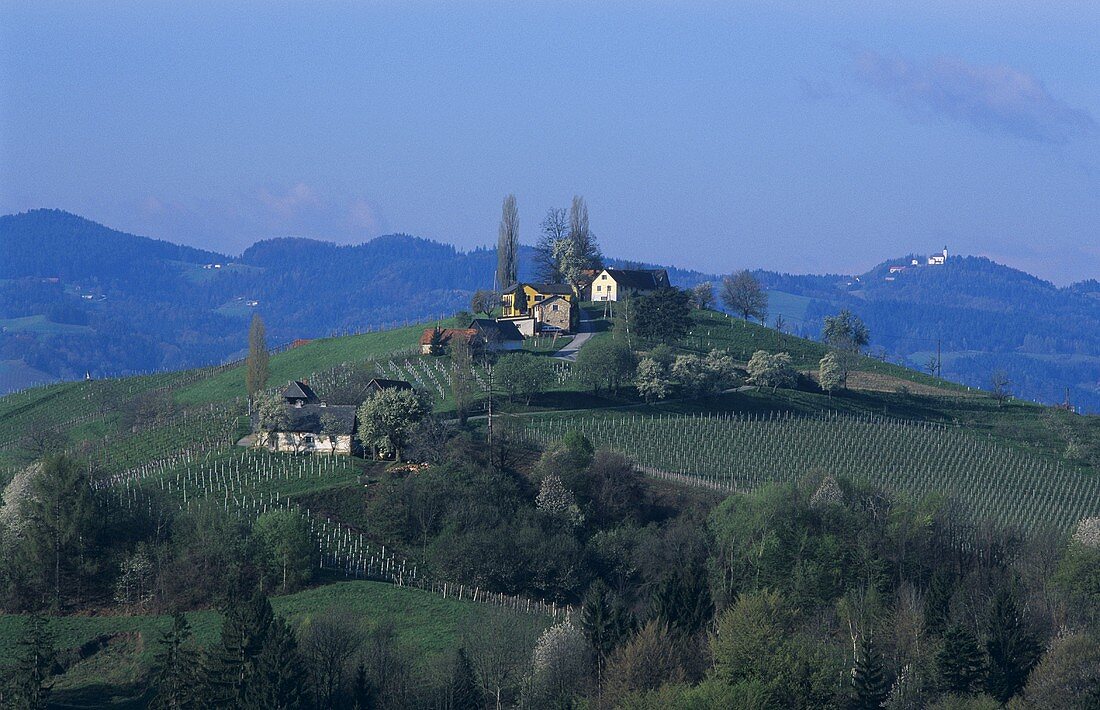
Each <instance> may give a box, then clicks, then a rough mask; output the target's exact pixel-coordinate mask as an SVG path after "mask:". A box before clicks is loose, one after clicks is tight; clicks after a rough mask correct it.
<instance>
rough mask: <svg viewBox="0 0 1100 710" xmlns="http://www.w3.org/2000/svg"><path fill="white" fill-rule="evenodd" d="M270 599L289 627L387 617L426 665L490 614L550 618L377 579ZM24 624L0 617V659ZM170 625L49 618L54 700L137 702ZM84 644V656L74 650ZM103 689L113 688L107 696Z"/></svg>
mask: <svg viewBox="0 0 1100 710" xmlns="http://www.w3.org/2000/svg"><path fill="white" fill-rule="evenodd" d="M271 603H272V606H273V607H274V609H275V612H276V613H277V614H279V615H280V616H283V617H285V618H286V619H287V620H288V621H289V622H290V623H291V624H292V625H294V626H298V625H301V624H305V623H308V622H309V620H310V618H312V617H313V616H315V615H317V614H319V613H323V612H324V611H326V610H328V609H339V610H346V611H348V612H351V614H353V615H354V616H355V617H356V618H359V619H361V620H362V623H363V625H364V627H365V628H370V627H372V626H376V625H378V624H379V623H382V622H387V621H388V622H392V623H393V624H394V630H395V632H396V635H397V640H398V642H399V643H400V644H402V645H403V646H405V647H406V648H408V649H410V650H411V651H413V652H414V653H415V654H416V656H417V657H418V658H419V659H420V661H421V662H422V663H425V664H427V663H431V662H432V661H433V660H434V659H435V658H438V657H439V656H440V655H441V654H444V653H446V652H448V650H449V649H451V648H454V646H455V644H456V642H457V640H458V639H459V638H460V636H461V634H462V633H463V631H464V629H467V628H476V627H477V626H478V625H480V624H484V623H485V622H487V621H488V620H489V619H491V618H493V617H495V616H499V615H512V616H515V617H517V618H518V619H519V620H520V624H522V625H524V626H529V627H530V628H531V629H532V630H534V631H541V630H542V629H543V628H545V627H546V626H547V625H548V624H549V618H548V617H544V616H540V615H536V614H518V613H517V612H513V611H509V610H505V609H501V608H499V607H496V606H493V605H490V604H480V603H474V602H469V601H459V600H456V599H444V598H442V597H441V596H438V595H435V594H430V593H428V592H423V591H420V590H417V589H406V588H402V587H395V586H393V585H390V584H385V583H381V582H367V581H346V582H335V583H331V584H326V585H324V586H320V587H315V588H313V589H307V590H305V591H302V592H298V593H296V594H291V595H287V596H282V597H274V598H273V599H272V600H271ZM187 619H188V621H189V622H190V624H191V627H192V630H193V631H194V638H195V641H196V642H197V643H198V644H199V645H201V646H208V645H210V644H211V643H214V642H216V641H217V639H218V638H219V636H220V633H221V623H222V618H221V615H220V614H219V613H218V612H216V611H196V612H191V613H188V614H187ZM25 623H26V621H25V618H24V617H22V616H17V615H11V614H5V615H0V663H4V664H6V663H8V662H10V659H11V657H12V654H13V652H14V650H15V646H16V642H17V640H18V638H19V636H20V634H21V633H22V630H23V628H24V624H25ZM170 626H171V617H169V616H165V615H112V616H68V617H58V618H53V619H50V621H49V627H50V630H51V631H52V632H53V633H54V634H55V636H56V637H57V648H58V649H59V650H61V651H63V655H64V656H65V658H66V660H67V663H66V665H67V666H68V667H67V670H66V672H65V673H64V674H63V675H61V676H60V677H59V678H58V679H57V685H56V689H55V692H54V697H53V699H52V700H53V702H55V703H57V706H58V707H103V703H104V702H107V700H108V698H111V699H112V701H113V702H112V704H111V706H112V707H128V706H131V704H132V703H136V697H135V696H136V694H137V693H138V692H139V689H140V684H141V682H142V681H143V679H144V678H145V677H146V674H147V673H148V671H149V668H150V667H151V665H152V663H153V659H154V656H155V655H156V652H157V649H158V646H159V641H160V638H161V636H162V635H163V634H164V632H165V631H167V630H168V628H169V627H170ZM82 647H83V652H84V655H86V657H84V658H80V655H81V654H80V653H79V650H80V649H81V648H82ZM109 691H113V692H111V693H110V695H107V696H106V697H105V693H107V692H109ZM134 706H136V704H135V705H134Z"/></svg>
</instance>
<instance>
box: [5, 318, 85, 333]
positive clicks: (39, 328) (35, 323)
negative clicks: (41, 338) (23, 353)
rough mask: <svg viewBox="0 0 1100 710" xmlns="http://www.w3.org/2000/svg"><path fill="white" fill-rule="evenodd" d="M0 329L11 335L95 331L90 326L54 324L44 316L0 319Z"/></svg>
mask: <svg viewBox="0 0 1100 710" xmlns="http://www.w3.org/2000/svg"><path fill="white" fill-rule="evenodd" d="M0 329H3V330H7V331H8V332H11V333H45V334H51V335H80V334H84V333H94V332H95V329H94V328H92V327H91V326H87V325H74V324H71V323H54V322H53V321H51V320H49V319H48V318H46V316H44V315H37V316H24V317H22V318H6V319H5V318H0Z"/></svg>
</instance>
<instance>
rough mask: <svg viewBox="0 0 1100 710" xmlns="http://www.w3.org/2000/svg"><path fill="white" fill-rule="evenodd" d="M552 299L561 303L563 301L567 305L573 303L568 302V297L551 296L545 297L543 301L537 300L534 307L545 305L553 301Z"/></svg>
mask: <svg viewBox="0 0 1100 710" xmlns="http://www.w3.org/2000/svg"><path fill="white" fill-rule="evenodd" d="M554 301H560V302H561V303H564V304H565V305H567V306H572V305H573V304H571V303H570V302H569V300H568V299H565V298H562V297H561V296H551V297H550V298H548V299H546V300H545V301H539V302H538V303H536V304H535V308H538V307H540V306H545V305H546V304H547V303H553V302H554Z"/></svg>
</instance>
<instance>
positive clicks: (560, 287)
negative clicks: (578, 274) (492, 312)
mask: <svg viewBox="0 0 1100 710" xmlns="http://www.w3.org/2000/svg"><path fill="white" fill-rule="evenodd" d="M524 286H529V287H530V288H532V289H533V290H534V291H535V292H537V293H551V294H560V295H562V296H572V295H573V287H572V286H570V285H569V284H529V283H518V284H512V285H511V286H509V287H508V288H506V289H504V290H503V291H501V292H500V293H501V295H504V294H506V293H513V292H514V291H515V290H516V289H519V288H523V287H524Z"/></svg>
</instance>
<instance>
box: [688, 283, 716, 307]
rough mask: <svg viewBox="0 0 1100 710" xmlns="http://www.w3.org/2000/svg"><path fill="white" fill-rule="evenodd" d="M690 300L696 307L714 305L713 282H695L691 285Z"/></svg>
mask: <svg viewBox="0 0 1100 710" xmlns="http://www.w3.org/2000/svg"><path fill="white" fill-rule="evenodd" d="M691 300H692V301H693V302H694V303H695V307H696V308H710V307H711V306H713V305H714V284H712V283H711V282H710V281H704V282H702V283H698V284H695V285H694V286H692V287H691Z"/></svg>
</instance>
